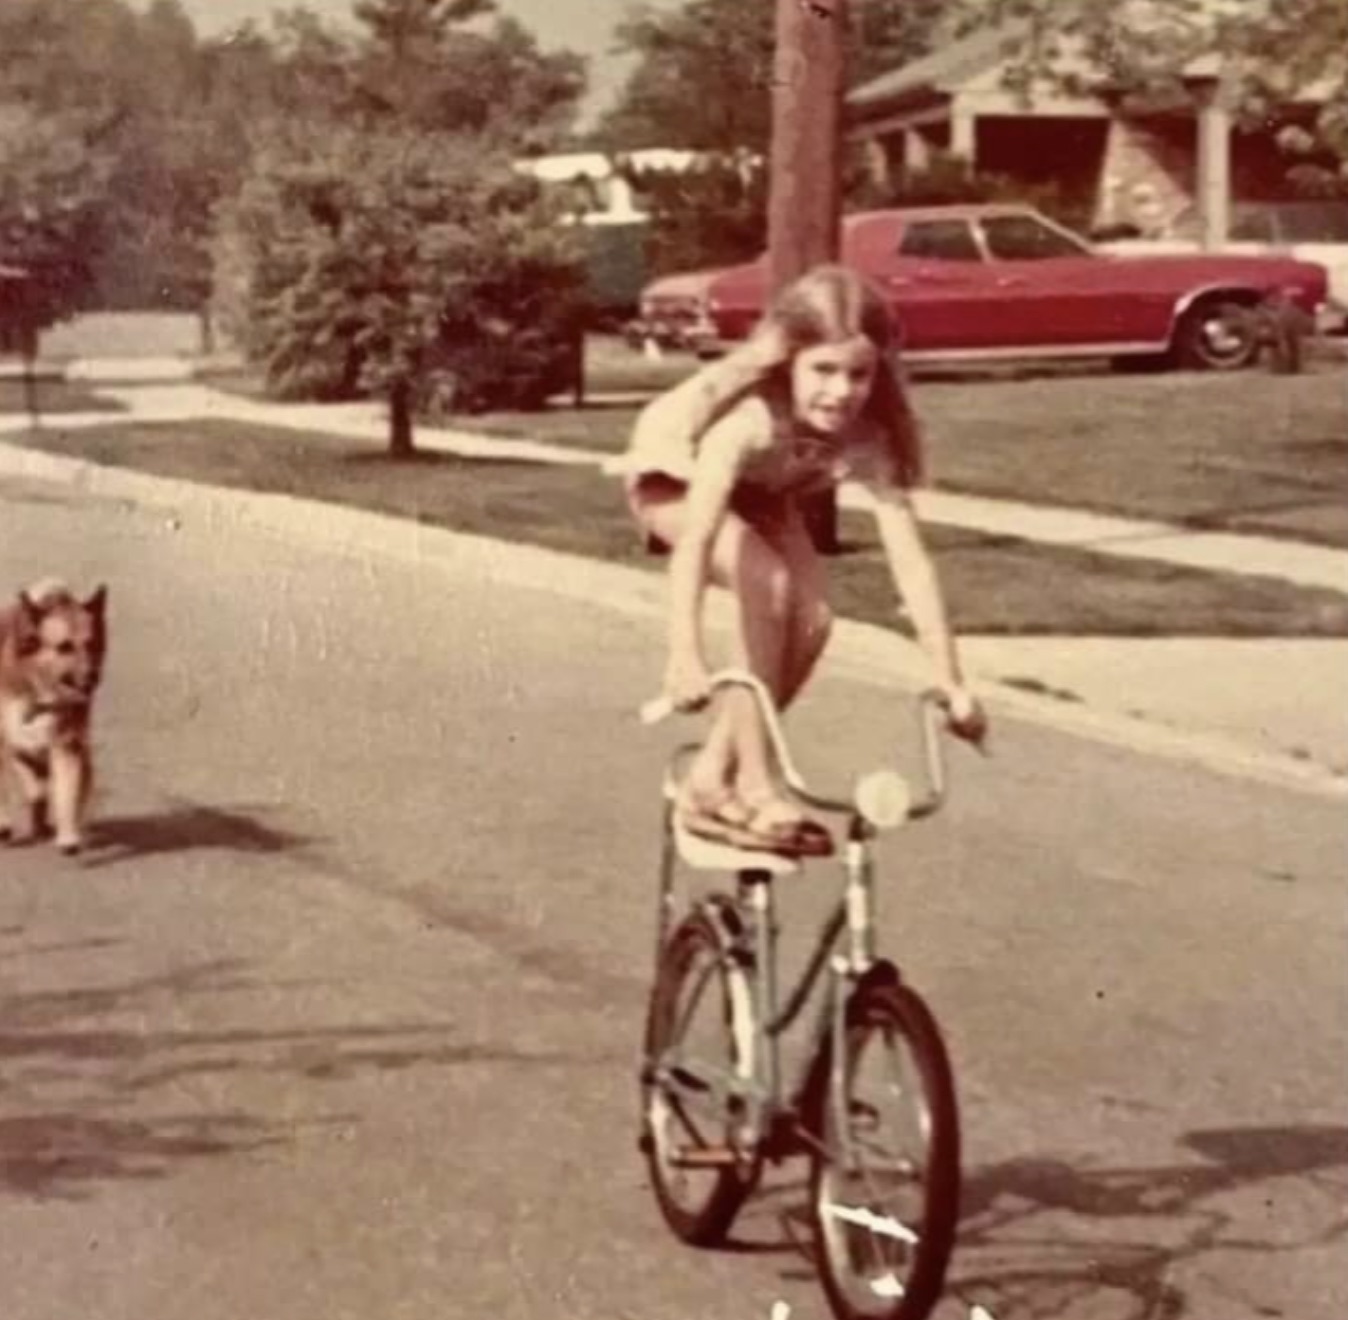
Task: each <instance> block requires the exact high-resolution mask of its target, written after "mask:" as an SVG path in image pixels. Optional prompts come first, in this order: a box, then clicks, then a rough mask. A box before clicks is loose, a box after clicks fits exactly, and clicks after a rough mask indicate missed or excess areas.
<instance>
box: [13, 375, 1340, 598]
mask: <svg viewBox="0 0 1348 1320" xmlns="http://www.w3.org/2000/svg"><path fill="white" fill-rule="evenodd" d="M100 392H101V393H103V394H105V395H106V396H107V397H108V398H110V399H113V400H115V401H116V402H118V403H120V404H121V405H122V406H123V407H124V408H126V409H127V414H123V415H121V416H123V417H126V416H127V415H128V414H129V417H130V419H132V420H137V421H152V422H153V421H158V422H169V421H184V422H185V421H191V420H194V419H201V418H215V419H223V420H229V421H238V422H255V423H257V424H258V425H265V426H278V427H284V428H289V429H293V430H299V431H310V430H312V431H322V432H324V433H326V434H329V435H340V436H348V437H350V438H351V439H355V440H368V441H370V442H371V443H372V444H383V443H384V441H385V440H386V437H387V428H388V422H387V420H386V413H385V408H384V405H383V404H381V403H372V402H360V403H345V404H312V403H264V402H259V401H257V400H253V399H246V398H243V397H241V396H239V395H234V394H228V393H225V392H224V391H221V390H215V389H211V388H210V387H209V386H207V385H203V384H200V383H195V382H186V383H181V384H159V385H154V386H139V387H138V386H128V385H118V386H108V387H105V388H104V389H102V390H101V391H100ZM118 418H119V415H118V414H108V413H83V414H70V415H63V416H58V417H54V418H51V419H49V420H48V424H49V425H51V426H61V427H67V428H70V427H81V428H83V427H88V426H106V425H108V424H109V423H110V422H116V421H117V420H118ZM27 425H28V421H27V418H25V417H21V416H15V417H11V418H0V431H3V430H4V429H9V430H23V429H26V428H27ZM417 444H418V445H419V446H420V447H421V448H423V449H427V450H432V451H439V452H442V453H452V454H456V455H458V456H460V457H464V458H490V459H495V460H510V459H514V460H516V461H518V462H522V463H559V464H567V465H574V466H586V465H592V466H602V465H603V464H604V463H605V462H606V461H608V460H609V459H610V458H611V457H612V456H611V455H609V454H605V453H601V452H599V451H597V450H585V449H577V448H575V447H573V446H564V445H553V444H546V443H542V442H538V441H531V440H513V439H504V438H501V437H498V436H488V435H482V434H479V433H475V432H473V431H470V430H463V429H459V428H451V427H436V426H419V427H418V428H417ZM842 502H843V504H844V505H845V506H847V507H853V508H864V507H865V504H866V497H865V493H864V492H863V491H861V490H859V489H846V488H844V491H843V499H842ZM916 504H917V510H918V513H919V515H920V516H921V517H922V518H923V519H924V520H925V521H928V522H933V523H942V524H944V525H946V526H951V527H961V528H967V529H970V530H975V531H981V532H985V533H987V534H989V535H994V536H1011V537H1016V538H1019V539H1022V540H1026V541H1039V542H1043V543H1044V544H1049V545H1058V546H1070V547H1073V548H1075V549H1079V550H1086V551H1089V552H1090V553H1092V554H1101V555H1112V556H1116V557H1118V558H1127V559H1149V560H1153V561H1158V562H1163V563H1169V564H1175V565H1180V566H1184V567H1188V568H1197V569H1207V570H1212V571H1219V572H1224V573H1239V574H1245V575H1248V576H1255V577H1270V578H1278V579H1281V580H1282V581H1285V582H1289V583H1292V584H1294V585H1296V586H1303V587H1322V588H1326V589H1328V590H1331V591H1340V592H1344V593H1346V594H1348V551H1344V550H1336V549H1333V548H1330V547H1324V546H1316V545H1309V544H1306V543H1303V542H1297V541H1289V540H1286V539H1282V538H1276V537H1261V536H1245V535H1233V534H1230V533H1224V532H1195V531H1190V530H1188V529H1186V528H1183V527H1178V526H1175V525H1172V524H1168V523H1161V522H1150V521H1144V520H1139V519H1130V518H1120V517H1114V516H1110V515H1106V514H1097V513H1090V512H1087V511H1085V510H1080V509H1072V508H1062V507H1052V506H1048V505H1030V504H1022V503H1017V502H1015V501H1012V500H997V499H985V498H982V497H980V496H972V495H955V494H950V493H948V492H944V491H920V492H919V493H918V495H917V497H916Z"/></svg>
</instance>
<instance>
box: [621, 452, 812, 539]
mask: <svg viewBox="0 0 1348 1320" xmlns="http://www.w3.org/2000/svg"><path fill="white" fill-rule="evenodd" d="M687 493H688V483H687V482H686V481H682V480H680V479H679V478H678V477H674V476H671V475H670V474H669V473H668V472H643V473H642V474H641V475H640V476H638V477H636V478H635V479H634V480H632V481H630V482H629V483H628V486H627V504H628V507H629V508H630V509H631V510H632V513H633V516H635V517H636V518H637V519H638V520H639V519H640V516H641V508H640V506H641V505H642V504H646V503H654V504H667V503H673V502H674V501H675V500H681V499H682V498H683V497H684V496H685V495H686V494H687ZM796 507H797V500H796V496H795V494H794V493H792V492H789V491H788V492H783V493H780V494H779V493H776V492H773V491H766V490H763V489H762V488H761V487H756V486H741V487H737V488H736V490H735V492H734V493H733V494H732V495H731V497H730V508H731V510H732V511H733V512H734V513H737V514H738V515H739V516H740V517H741V518H743V519H744V521H745V522H747V523H748V524H749V526H751V527H772V526H775V525H777V524H780V523H781V522H782V521H783V520H784V519H785V518H787V517H789V516H790V515H791V513H792V512H794V511H795V509H796ZM644 535H645V538H646V551H647V553H648V554H653V555H667V554H668V553H669V551H670V547H669V546H668V545H666V544H665V542H664V540H663V539H662V538H661V537H658V536H656V535H655V534H654V533H652V532H645V533H644Z"/></svg>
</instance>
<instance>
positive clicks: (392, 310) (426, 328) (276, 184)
mask: <svg viewBox="0 0 1348 1320" xmlns="http://www.w3.org/2000/svg"><path fill="white" fill-rule="evenodd" d="M220 244H221V262H220V272H221V286H222V288H221V293H222V297H221V312H222V315H223V316H224V318H225V321H226V324H227V325H228V326H229V327H230V328H231V329H232V331H233V332H234V334H235V335H236V337H237V338H238V340H239V341H240V342H241V343H242V344H243V346H244V347H245V348H246V350H247V351H248V353H249V355H250V357H251V358H252V359H253V360H254V361H256V362H259V363H260V364H262V365H263V366H264V367H265V369H266V372H267V376H268V378H269V380H270V382H271V383H272V384H273V386H274V387H275V388H276V389H277V390H278V391H279V392H281V393H284V394H288V395H292V396H300V397H319V398H334V397H351V396H352V395H354V394H358V393H369V394H373V395H384V396H387V397H390V398H394V397H397V396H401V397H405V398H406V399H407V400H408V401H409V402H410V404H411V406H412V407H413V408H414V409H417V410H421V411H437V410H451V409H452V410H464V409H472V408H479V407H487V406H505V405H507V404H515V405H521V404H522V405H529V404H535V403H538V402H540V401H541V397H542V396H543V395H545V394H546V392H547V391H548V389H549V387H555V386H556V384H557V372H558V370H559V359H560V358H561V357H562V356H564V353H565V350H566V347H567V342H566V340H567V334H568V333H569V331H570V328H571V321H572V318H573V317H574V315H575V294H574V291H575V288H576V284H577V276H576V271H575V266H574V262H573V261H572V259H571V254H570V252H569V251H568V250H567V247H566V240H565V231H564V230H562V229H561V228H559V227H558V226H556V225H554V224H552V223H551V217H549V216H547V215H545V214H544V213H542V211H541V210H540V205H539V201H538V195H537V189H536V187H535V185H534V184H533V183H532V182H531V181H529V180H526V179H523V178H521V177H520V176H519V175H518V174H517V173H516V172H515V171H514V170H513V169H512V168H511V167H510V164H509V160H508V158H507V157H506V156H505V155H503V154H494V153H489V152H487V151H485V150H484V147H483V145H482V142H481V140H480V139H478V138H474V137H461V136H455V137H451V136H447V135H431V134H427V133H425V132H424V131H420V130H415V129H408V128H402V127H399V126H396V125H390V126H387V127H383V128H379V129H374V128H368V127H367V128H357V127H353V126H351V125H345V126H337V125H328V126H303V125H301V126H298V127H296V128H295V129H294V130H292V131H291V132H289V133H288V134H286V135H284V137H278V139H277V140H276V142H274V143H273V144H272V145H271V146H270V147H269V148H267V149H266V150H265V151H263V152H261V153H260V154H259V157H258V159H257V161H256V163H255V165H254V167H253V169H252V171H251V172H250V174H249V177H248V178H247V180H246V182H245V184H244V186H243V188H242V189H241V191H240V194H239V196H238V198H237V199H236V200H235V201H234V202H233V203H231V204H230V205H229V206H227V207H226V209H225V212H224V217H223V226H222V234H221V240H220Z"/></svg>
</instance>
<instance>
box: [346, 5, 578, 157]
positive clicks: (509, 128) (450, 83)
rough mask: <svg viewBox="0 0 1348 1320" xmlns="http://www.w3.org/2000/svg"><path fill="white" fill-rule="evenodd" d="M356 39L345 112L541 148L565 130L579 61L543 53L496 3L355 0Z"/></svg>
mask: <svg viewBox="0 0 1348 1320" xmlns="http://www.w3.org/2000/svg"><path fill="white" fill-rule="evenodd" d="M355 14H356V17H357V19H359V20H360V22H361V23H362V24H363V25H364V27H365V29H366V33H365V36H364V39H363V40H361V41H360V42H358V43H357V45H356V47H355V49H354V50H353V52H352V56H351V60H350V66H349V69H350V94H351V107H350V108H351V109H352V110H354V111H355V112H356V113H359V114H362V115H364V116H366V117H368V118H369V119H370V120H372V121H374V122H378V121H379V120H382V119H389V118H392V119H395V120H397V121H398V122H399V123H403V124H415V125H417V126H419V127H422V128H425V129H428V130H430V131H450V132H460V133H462V132H476V133H481V134H483V135H485V136H489V137H492V138H493V139H496V140H499V141H502V142H509V143H511V144H512V146H513V148H514V149H515V150H516V151H524V152H529V151H545V150H548V149H550V148H551V147H552V146H553V145H554V144H555V143H556V142H557V140H558V139H559V138H560V137H561V136H562V135H563V134H564V133H565V132H566V131H567V130H568V129H569V128H570V126H571V123H572V121H573V120H574V118H575V112H576V107H577V105H578V103H579V99H580V96H581V94H582V92H583V91H584V87H585V67H584V61H583V60H582V59H581V58H580V57H579V56H577V55H575V54H573V53H571V52H569V51H559V52H544V51H542V50H540V49H539V46H538V42H537V40H536V39H535V38H534V36H533V35H532V34H531V33H530V32H529V31H528V30H527V29H526V28H524V27H523V26H521V25H520V24H519V23H518V22H516V21H515V20H514V19H511V18H495V19H494V21H493V22H492V23H491V24H490V25H489V26H483V25H482V24H478V25H477V26H473V23H474V21H475V20H480V19H486V18H488V17H492V16H494V14H495V3H494V0H362V2H361V3H359V4H357V5H356V7H355Z"/></svg>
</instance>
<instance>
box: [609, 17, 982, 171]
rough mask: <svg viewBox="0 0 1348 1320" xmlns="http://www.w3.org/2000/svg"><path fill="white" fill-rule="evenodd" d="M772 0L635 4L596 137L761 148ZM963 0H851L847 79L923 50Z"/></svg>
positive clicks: (765, 137) (767, 122) (620, 145)
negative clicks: (627, 71) (618, 79)
mask: <svg viewBox="0 0 1348 1320" xmlns="http://www.w3.org/2000/svg"><path fill="white" fill-rule="evenodd" d="M775 8H776V6H775V4H774V3H773V0H690V3H688V4H686V5H685V6H684V7H682V8H680V9H674V10H665V9H652V8H642V9H638V10H637V11H636V12H635V13H634V14H633V16H632V17H631V18H629V19H628V20H627V21H626V22H624V23H623V24H622V25H621V26H620V27H619V29H618V43H619V47H620V48H621V49H623V50H625V51H626V52H627V53H629V54H631V55H635V56H636V57H637V63H636V67H635V69H634V70H633V72H632V74H631V76H630V77H629V79H628V80H627V83H626V85H625V87H624V88H623V90H622V92H621V93H620V94H619V97H618V100H617V102H616V104H615V105H614V106H613V107H612V109H611V110H610V111H609V112H608V114H607V115H606V116H604V118H603V120H602V121H601V123H600V125H599V128H598V129H597V131H596V133H595V135H594V136H595V139H596V140H597V141H599V142H602V143H604V144H605V145H606V146H608V147H611V148H614V149H620V150H633V149H636V148H639V147H686V148H691V149H693V150H701V151H737V150H748V151H755V152H762V153H766V152H767V149H768V144H769V139H770V137H771V130H772V82H773V44H774V31H775V12H774V11H775ZM964 9H965V3H964V0H853V4H852V6H851V11H852V23H851V28H850V35H851V50H850V54H849V81H850V82H852V83H853V84H857V83H860V82H864V81H866V80H867V79H869V78H871V77H874V76H875V75H877V74H880V73H885V72H887V71H888V70H890V69H893V68H896V67H898V66H899V65H902V64H906V63H908V62H909V61H910V60H914V59H917V58H918V57H919V56H921V55H925V54H927V53H928V52H929V51H930V50H931V49H932V48H933V46H934V45H935V44H936V42H937V41H938V40H939V39H940V37H941V36H942V35H943V34H944V33H945V32H946V31H947V30H949V29H951V28H952V26H953V25H954V24H955V23H956V21H957V20H958V19H959V17H960V16H961V15H962V14H963V12H964Z"/></svg>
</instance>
